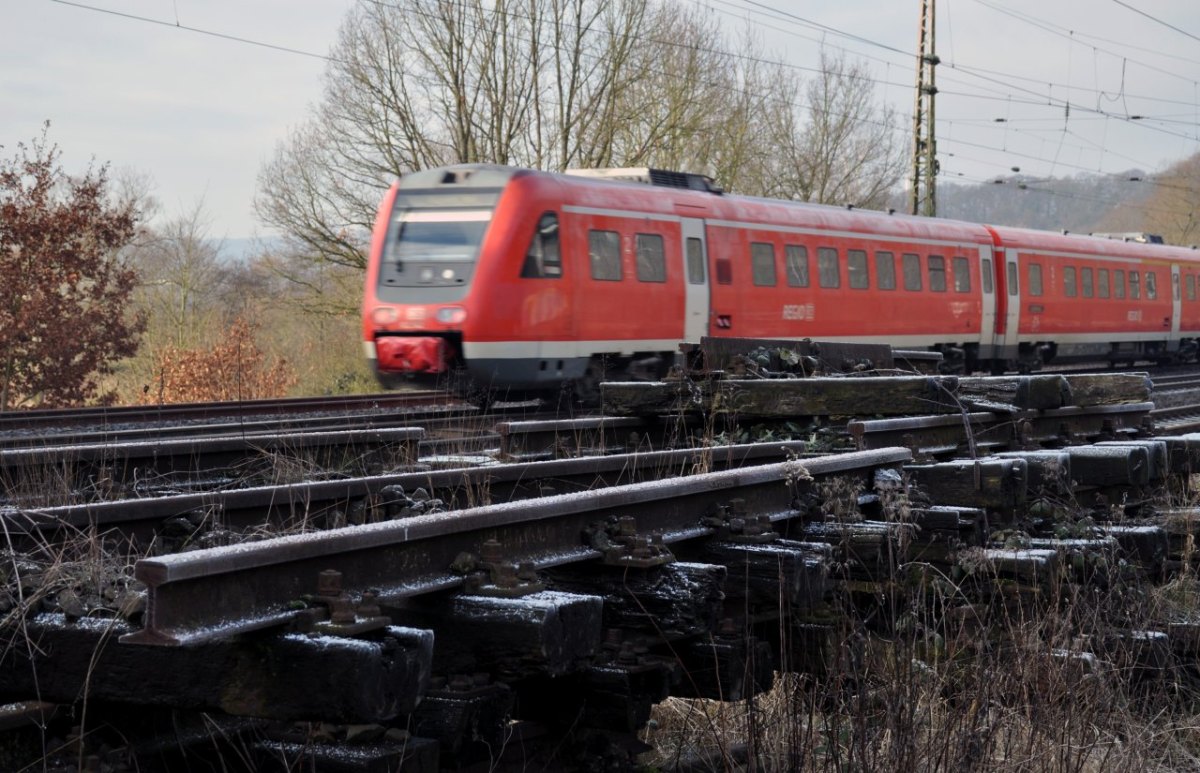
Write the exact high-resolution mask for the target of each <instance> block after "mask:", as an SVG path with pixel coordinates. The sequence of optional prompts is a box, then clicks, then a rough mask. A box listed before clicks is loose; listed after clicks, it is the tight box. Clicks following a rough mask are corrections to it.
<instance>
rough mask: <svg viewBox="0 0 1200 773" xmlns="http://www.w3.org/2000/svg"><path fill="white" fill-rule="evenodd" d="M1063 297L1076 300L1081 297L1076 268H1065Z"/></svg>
mask: <svg viewBox="0 0 1200 773" xmlns="http://www.w3.org/2000/svg"><path fill="white" fill-rule="evenodd" d="M1063 295H1065V296H1067V297H1068V298H1074V297H1075V296H1076V295H1079V285H1078V283H1077V280H1076V278H1075V267H1074V266H1065V267H1064V268H1063Z"/></svg>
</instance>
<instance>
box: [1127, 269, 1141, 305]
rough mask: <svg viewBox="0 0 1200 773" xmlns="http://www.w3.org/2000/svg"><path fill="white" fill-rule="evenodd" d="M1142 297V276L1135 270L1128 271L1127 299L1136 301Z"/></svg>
mask: <svg viewBox="0 0 1200 773" xmlns="http://www.w3.org/2000/svg"><path fill="white" fill-rule="evenodd" d="M1141 297H1142V278H1141V276H1139V275H1138V272H1136V271H1130V272H1129V299H1130V300H1131V301H1136V300H1138V299H1139V298H1141Z"/></svg>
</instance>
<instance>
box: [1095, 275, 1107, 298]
mask: <svg viewBox="0 0 1200 773" xmlns="http://www.w3.org/2000/svg"><path fill="white" fill-rule="evenodd" d="M1096 297H1098V298H1107V297H1108V269H1107V268H1101V269H1097V270H1096Z"/></svg>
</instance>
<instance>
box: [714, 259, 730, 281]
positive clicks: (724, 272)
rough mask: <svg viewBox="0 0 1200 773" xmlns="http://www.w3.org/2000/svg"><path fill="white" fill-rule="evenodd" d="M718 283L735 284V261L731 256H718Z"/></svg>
mask: <svg viewBox="0 0 1200 773" xmlns="http://www.w3.org/2000/svg"><path fill="white" fill-rule="evenodd" d="M717 284H719V285H731V284H733V262H732V261H730V260H729V258H717Z"/></svg>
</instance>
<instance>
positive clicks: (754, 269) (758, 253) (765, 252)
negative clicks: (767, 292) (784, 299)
mask: <svg viewBox="0 0 1200 773" xmlns="http://www.w3.org/2000/svg"><path fill="white" fill-rule="evenodd" d="M750 273H751V275H752V277H753V280H754V284H756V285H758V286H759V287H774V286H775V245H773V244H767V243H766V242H750Z"/></svg>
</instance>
